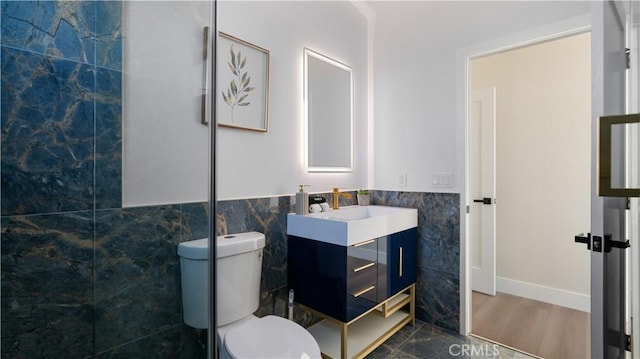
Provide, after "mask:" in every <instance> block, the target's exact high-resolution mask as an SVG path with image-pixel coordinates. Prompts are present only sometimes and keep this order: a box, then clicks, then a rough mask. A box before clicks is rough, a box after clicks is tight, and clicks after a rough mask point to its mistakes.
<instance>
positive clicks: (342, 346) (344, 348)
mask: <svg viewBox="0 0 640 359" xmlns="http://www.w3.org/2000/svg"><path fill="white" fill-rule="evenodd" d="M341 325H342V330H341V331H340V332H341V338H340V341H341V343H340V354H341V356H340V357H341V358H342V359H347V355H348V354H347V328H348V326H347V323H342V324H341Z"/></svg>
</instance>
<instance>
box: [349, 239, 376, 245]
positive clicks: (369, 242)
mask: <svg viewBox="0 0 640 359" xmlns="http://www.w3.org/2000/svg"><path fill="white" fill-rule="evenodd" d="M375 241H376V240H375V239H370V240H368V241H364V242H362V243H358V244H354V245H353V246H354V247H360V246H366V245H367V244H371V243H373V242H375Z"/></svg>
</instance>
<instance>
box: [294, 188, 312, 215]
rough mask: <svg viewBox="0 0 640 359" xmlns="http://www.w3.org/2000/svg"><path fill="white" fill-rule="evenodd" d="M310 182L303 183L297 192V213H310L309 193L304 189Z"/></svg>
mask: <svg viewBox="0 0 640 359" xmlns="http://www.w3.org/2000/svg"><path fill="white" fill-rule="evenodd" d="M305 187H309V185H308V184H301V185H300V190H299V191H298V192H297V193H296V214H309V194H308V193H307V192H305V191H304V188H305Z"/></svg>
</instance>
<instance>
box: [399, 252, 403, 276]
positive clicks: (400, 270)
mask: <svg viewBox="0 0 640 359" xmlns="http://www.w3.org/2000/svg"><path fill="white" fill-rule="evenodd" d="M399 262H400V266H399V270H398V271H399V272H400V277H402V267H403V266H402V247H400V260H399Z"/></svg>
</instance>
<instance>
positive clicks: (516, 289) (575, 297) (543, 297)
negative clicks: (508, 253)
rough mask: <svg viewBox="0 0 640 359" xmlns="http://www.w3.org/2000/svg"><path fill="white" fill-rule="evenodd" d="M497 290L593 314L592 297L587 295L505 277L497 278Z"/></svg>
mask: <svg viewBox="0 0 640 359" xmlns="http://www.w3.org/2000/svg"><path fill="white" fill-rule="evenodd" d="M496 290H497V291H498V292H502V293H507V294H511V295H517V296H519V297H524V298H529V299H533V300H537V301H540V302H546V303H551V304H555V305H559V306H562V307H567V308H571V309H575V310H580V311H583V312H587V313H590V312H591V297H590V296H588V295H586V294H581V293H576V292H571V291H568V290H564V289H558V288H552V287H546V286H543V285H539V284H533V283H527V282H522V281H519V280H515V279H510V278H505V277H496Z"/></svg>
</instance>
